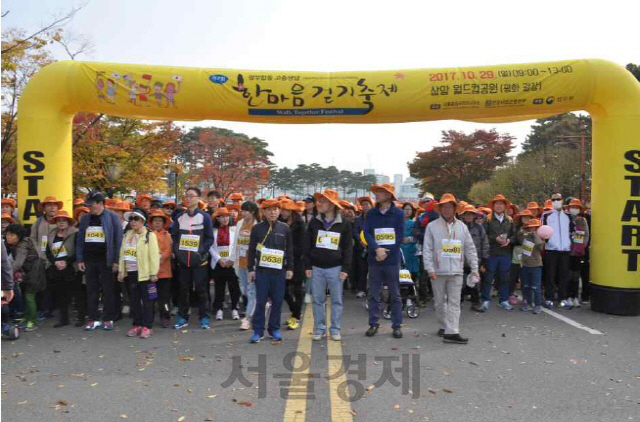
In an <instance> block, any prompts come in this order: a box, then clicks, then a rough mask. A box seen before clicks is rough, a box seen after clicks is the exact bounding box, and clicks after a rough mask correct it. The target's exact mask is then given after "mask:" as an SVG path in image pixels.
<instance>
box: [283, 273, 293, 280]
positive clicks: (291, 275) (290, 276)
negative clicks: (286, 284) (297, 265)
mask: <svg viewBox="0 0 640 422" xmlns="http://www.w3.org/2000/svg"><path fill="white" fill-rule="evenodd" d="M285 276H286V278H287V280H291V279H292V278H293V271H287V273H286V274H285Z"/></svg>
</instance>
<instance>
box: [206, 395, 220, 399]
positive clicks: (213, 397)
mask: <svg viewBox="0 0 640 422" xmlns="http://www.w3.org/2000/svg"><path fill="white" fill-rule="evenodd" d="M216 397H218V395H217V394H212V395H210V396H207V398H208V399H215V398H216Z"/></svg>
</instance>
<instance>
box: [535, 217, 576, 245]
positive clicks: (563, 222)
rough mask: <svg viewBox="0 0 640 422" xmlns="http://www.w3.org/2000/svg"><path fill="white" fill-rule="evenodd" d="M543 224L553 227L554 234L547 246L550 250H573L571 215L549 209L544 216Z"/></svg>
mask: <svg viewBox="0 0 640 422" xmlns="http://www.w3.org/2000/svg"><path fill="white" fill-rule="evenodd" d="M542 220H543V224H545V223H544V221H546V225H547V226H551V227H552V228H553V235H551V237H550V238H549V240H548V241H547V246H546V247H545V249H546V250H548V251H558V252H569V251H570V250H571V217H569V214H567V213H566V212H564V211H556V210H553V211H549V212H548V213H547V214H545V215H544V216H543V217H542Z"/></svg>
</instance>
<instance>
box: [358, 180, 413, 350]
mask: <svg viewBox="0 0 640 422" xmlns="http://www.w3.org/2000/svg"><path fill="white" fill-rule="evenodd" d="M371 192H373V193H374V194H375V195H376V206H375V208H373V209H371V210H370V211H369V212H368V213H367V221H366V222H365V226H364V237H365V239H366V241H367V247H368V248H369V329H368V330H367V333H366V335H367V336H368V337H373V336H375V335H376V333H377V332H378V327H379V326H380V324H379V323H378V320H379V314H380V291H381V290H382V285H383V283H384V282H385V281H386V282H387V284H388V287H389V297H390V299H389V300H390V301H391V327H392V328H393V336H394V337H395V338H402V329H401V328H400V327H401V326H402V298H401V297H400V261H401V252H400V244H401V243H402V240H403V239H404V212H403V211H402V210H401V209H399V208H397V207H396V206H395V204H394V203H393V201H397V199H396V196H395V189H394V187H393V186H392V185H389V184H383V185H372V186H371Z"/></svg>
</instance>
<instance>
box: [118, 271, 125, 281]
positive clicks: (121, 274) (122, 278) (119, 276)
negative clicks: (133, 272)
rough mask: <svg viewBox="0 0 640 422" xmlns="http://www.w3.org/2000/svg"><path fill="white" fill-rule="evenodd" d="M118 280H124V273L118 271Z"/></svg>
mask: <svg viewBox="0 0 640 422" xmlns="http://www.w3.org/2000/svg"><path fill="white" fill-rule="evenodd" d="M118 281H124V274H123V273H118Z"/></svg>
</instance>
